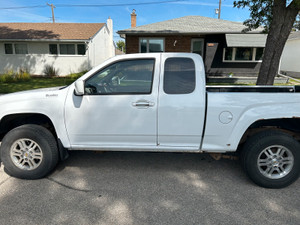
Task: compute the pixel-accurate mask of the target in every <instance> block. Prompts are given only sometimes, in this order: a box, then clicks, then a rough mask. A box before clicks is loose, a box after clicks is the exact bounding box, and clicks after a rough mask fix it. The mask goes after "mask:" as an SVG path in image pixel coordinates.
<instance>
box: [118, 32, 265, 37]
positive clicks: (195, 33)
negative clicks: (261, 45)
mask: <svg viewBox="0 0 300 225" xmlns="http://www.w3.org/2000/svg"><path fill="white" fill-rule="evenodd" d="M117 33H118V34H119V35H120V36H121V37H124V35H134V36H138V35H211V34H242V33H243V32H242V31H208V32H180V31H167V32H166V31H130V32H128V31H127V32H123V31H118V32H117ZM247 33H251V34H259V33H261V32H259V31H251V32H247Z"/></svg>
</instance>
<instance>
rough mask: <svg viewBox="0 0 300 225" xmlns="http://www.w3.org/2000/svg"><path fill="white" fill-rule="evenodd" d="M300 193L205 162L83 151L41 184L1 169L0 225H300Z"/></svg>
mask: <svg viewBox="0 0 300 225" xmlns="http://www.w3.org/2000/svg"><path fill="white" fill-rule="evenodd" d="M299 193H300V179H299V180H298V181H297V182H296V183H294V184H293V185H291V186H289V187H287V188H285V189H280V190H272V189H264V188H260V187H258V186H256V185H254V184H253V183H252V182H251V181H249V179H248V178H247V177H246V175H245V174H244V172H243V171H242V170H241V168H240V166H239V162H238V161H230V160H226V159H222V160H220V161H214V160H212V159H211V158H210V157H209V156H208V155H197V154H179V153H178V154H175V153H132V152H129V153H128V152H107V153H95V152H83V151H82V152H73V153H72V154H71V156H70V158H69V159H68V160H66V161H65V162H61V163H60V164H59V165H58V167H57V168H56V170H55V171H54V172H53V173H52V174H51V175H49V176H48V177H47V178H45V179H41V180H34V181H26V180H19V179H15V178H12V177H9V176H8V175H6V174H5V173H4V172H3V167H1V169H0V224H5V225H7V224H39V225H40V224H47V225H48V224H103V225H110V224H116V225H123V224H138V225H141V224H159V225H162V224H171V225H176V224H179V225H183V224H188V225H189V224H214V225H215V224H239V225H240V224H264V225H266V224H280V225H281V224H300V200H299Z"/></svg>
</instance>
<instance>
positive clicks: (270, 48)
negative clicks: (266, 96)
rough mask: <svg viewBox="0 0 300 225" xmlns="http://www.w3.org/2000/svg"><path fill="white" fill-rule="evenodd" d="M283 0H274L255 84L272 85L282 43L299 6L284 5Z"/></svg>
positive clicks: (284, 41)
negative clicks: (271, 17)
mask: <svg viewBox="0 0 300 225" xmlns="http://www.w3.org/2000/svg"><path fill="white" fill-rule="evenodd" d="M283 2H285V1H282V0H275V1H274V6H273V20H272V22H271V24H270V31H269V34H268V37H267V42H266V48H265V51H264V56H263V59H262V64H261V67H260V70H259V75H258V78H257V82H256V84H257V85H273V83H274V79H275V76H276V75H277V72H278V68H279V62H280V57H281V54H282V51H283V48H284V45H285V43H286V40H287V39H288V37H289V34H290V32H291V30H292V27H293V24H294V21H295V19H296V16H297V14H298V11H299V8H298V7H296V6H295V5H293V6H290V7H286V6H285V3H283Z"/></svg>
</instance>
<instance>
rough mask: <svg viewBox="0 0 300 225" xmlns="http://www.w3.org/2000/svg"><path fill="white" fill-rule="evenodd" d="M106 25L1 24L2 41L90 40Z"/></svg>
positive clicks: (0, 36) (0, 37)
mask: <svg viewBox="0 0 300 225" xmlns="http://www.w3.org/2000/svg"><path fill="white" fill-rule="evenodd" d="M104 25H105V23H0V39H4V40H8V39H60V40H88V39H89V38H91V37H92V36H93V35H95V34H96V33H97V32H98V31H99V30H100V29H101V28H102V27H103V26H104Z"/></svg>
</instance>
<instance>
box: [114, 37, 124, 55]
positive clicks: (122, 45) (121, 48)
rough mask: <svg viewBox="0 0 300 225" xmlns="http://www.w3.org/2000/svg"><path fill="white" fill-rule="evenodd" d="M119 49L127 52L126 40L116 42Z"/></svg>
mask: <svg viewBox="0 0 300 225" xmlns="http://www.w3.org/2000/svg"><path fill="white" fill-rule="evenodd" d="M116 45H117V49H119V50H120V51H122V52H125V42H124V41H122V40H119V41H117V43H116Z"/></svg>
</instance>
